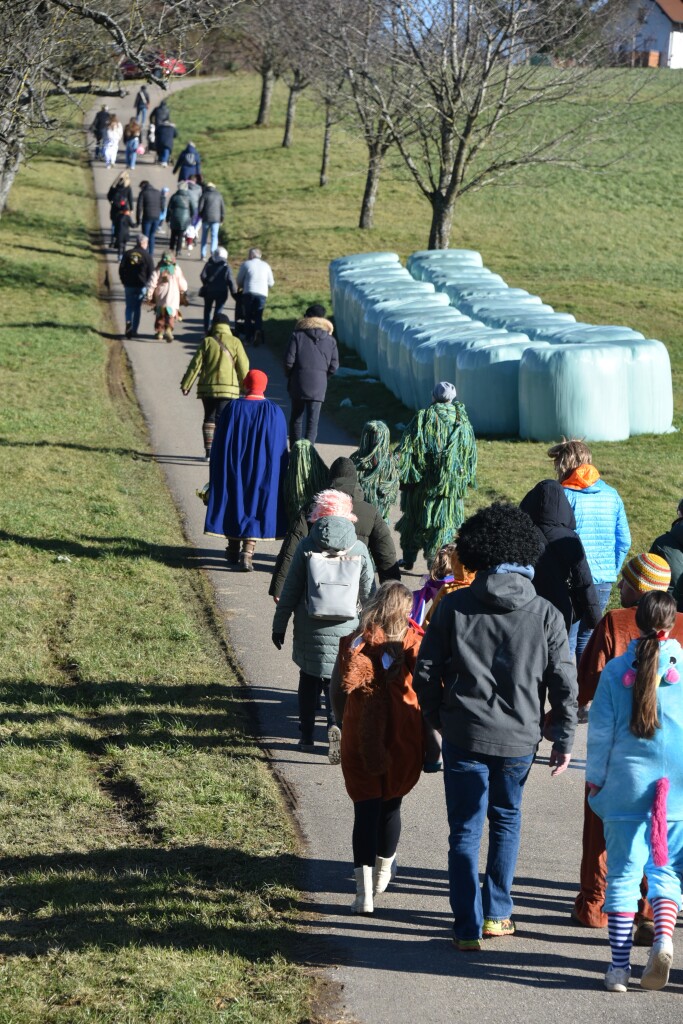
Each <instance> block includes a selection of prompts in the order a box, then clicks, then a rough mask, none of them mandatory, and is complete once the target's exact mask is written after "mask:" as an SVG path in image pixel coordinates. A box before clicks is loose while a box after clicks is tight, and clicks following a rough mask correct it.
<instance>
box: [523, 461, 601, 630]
mask: <svg viewBox="0 0 683 1024" xmlns="http://www.w3.org/2000/svg"><path fill="white" fill-rule="evenodd" d="M519 507H520V508H521V509H522V511H523V512H526V514H527V515H528V516H529V518H530V519H531V521H532V522H533V524H534V526H535V527H536V531H537V533H538V535H539V539H540V540H541V542H542V544H543V550H542V552H541V554H540V556H539V558H538V561H537V562H536V566H535V574H534V579H533V584H534V589H535V590H536V593H537V594H538V595H539V596H540V597H544V598H545V599H546V601H550V603H551V604H554V605H555V607H556V608H557V610H558V611H560V612H561V613H562V615H563V617H564V621H565V625H566V627H567V631H569V628H570V626H571V625H572V623H573V622H578V621H579V620H582V621H583V622H584V624H585V626H586V628H587V629H593V628H594V627H595V626H597V624H598V622H599V621H600V619H601V618H602V611H601V608H600V601H599V598H598V595H597V592H596V590H595V585H594V583H593V577H592V575H591V571H590V567H589V565H588V562H587V560H586V552H585V551H584V549H583V544H582V543H581V538H580V537H579V535H578V534H577V532H576V520H575V518H574V512H573V509H572V507H571V505H570V504H569V502H568V500H567V495H566V494H565V490H564V487H562V486H561V484H559V483H558V481H557V480H541V482H540V483H538V484H536V486H535V487H533V488H532V489H531V490H530V491H529V493H528V494H527V495H526V496H525V497H524V498H522V501H521V502H520V506H519Z"/></svg>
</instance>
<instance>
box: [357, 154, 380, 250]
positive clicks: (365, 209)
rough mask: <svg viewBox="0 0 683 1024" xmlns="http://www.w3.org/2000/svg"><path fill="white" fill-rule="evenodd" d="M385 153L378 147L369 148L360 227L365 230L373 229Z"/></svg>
mask: <svg viewBox="0 0 683 1024" xmlns="http://www.w3.org/2000/svg"><path fill="white" fill-rule="evenodd" d="M383 162H384V152H383V151H382V150H381V149H379V148H378V147H376V146H369V147H368V173H367V176H366V178H365V192H364V193H363V202H362V204H361V208H360V220H359V221H358V227H359V228H362V229H363V230H366V229H369V228H371V227H372V222H373V219H374V216H375V200H376V199H377V191H378V189H379V176H380V174H381V172H382V164H383Z"/></svg>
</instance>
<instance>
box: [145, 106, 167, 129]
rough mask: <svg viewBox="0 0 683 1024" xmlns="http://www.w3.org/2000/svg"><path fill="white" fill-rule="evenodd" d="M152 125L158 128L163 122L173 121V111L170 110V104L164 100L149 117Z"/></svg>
mask: <svg viewBox="0 0 683 1024" xmlns="http://www.w3.org/2000/svg"><path fill="white" fill-rule="evenodd" d="M149 120H150V123H151V124H153V125H154V126H155V128H158V127H159V125H160V124H161V123H162V121H170V120H171V111H170V110H169V109H168V103H167V102H166V100H162V101H161V103H160V104H159V105H158V106H156V107H155V108H154V110H153V111H152V113H151V114H150V115H149Z"/></svg>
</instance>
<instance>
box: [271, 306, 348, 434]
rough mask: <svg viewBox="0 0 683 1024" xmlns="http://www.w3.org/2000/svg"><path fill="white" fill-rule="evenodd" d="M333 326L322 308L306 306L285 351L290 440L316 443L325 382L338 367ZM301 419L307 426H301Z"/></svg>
mask: <svg viewBox="0 0 683 1024" xmlns="http://www.w3.org/2000/svg"><path fill="white" fill-rule="evenodd" d="M333 330H334V328H333V327H332V324H331V323H330V321H329V320H326V319H325V307H324V306H320V305H314V306H309V307H308V309H307V310H306V312H305V313H304V317H303V319H302V320H298V321H297V322H296V324H295V326H294V333H293V334H292V337H291V339H290V342H289V346H288V348H287V351H286V352H285V360H284V368H285V376H286V378H287V390H288V392H289V397H290V399H291V402H292V411H291V414H290V417H289V443H290V445H293V444H294V442H295V441H299V440H300V439H301V438H302V437H304V436H305V437H306V440H307V441H310V442H311V444H315V441H316V438H317V436H318V420H319V419H320V410H321V408H322V404H323V402H324V401H325V395H326V394H327V382H328V380H329V378H330V377H332V376H334V374H335V373H336V372H337V370H338V369H339V352H338V351H337V342H336V341H335V340H334V337H333V335H332V332H333ZM304 421H305V423H306V426H305V428H304Z"/></svg>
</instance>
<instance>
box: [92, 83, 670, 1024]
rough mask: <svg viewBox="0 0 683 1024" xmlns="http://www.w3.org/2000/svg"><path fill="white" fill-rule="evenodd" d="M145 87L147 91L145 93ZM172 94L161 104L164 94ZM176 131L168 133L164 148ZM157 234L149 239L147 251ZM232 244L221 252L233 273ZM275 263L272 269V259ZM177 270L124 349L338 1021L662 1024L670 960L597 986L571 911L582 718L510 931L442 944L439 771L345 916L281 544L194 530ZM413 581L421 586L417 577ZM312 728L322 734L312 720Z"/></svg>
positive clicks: (340, 849)
mask: <svg viewBox="0 0 683 1024" xmlns="http://www.w3.org/2000/svg"><path fill="white" fill-rule="evenodd" d="M187 84H190V83H187ZM157 92H158V90H157V89H153V90H152V93H153V97H152V98H153V104H154V101H155V96H156V94H157ZM132 95H134V91H133V93H132ZM128 103H132V98H131V99H129V101H128ZM170 106H171V110H173V97H172V96H171V98H170ZM119 108H120V109H119V111H118V112H119V114H120V116H121V118H122V120H124V116H125V119H127V118H128V117H129V116H130V113H131V111H130V110H129V109H128V108H127V106H126V102H124V101H122V102H121V103H120V104H119ZM124 123H125V121H124ZM186 141H187V140H186V139H183V138H182V137H181V138H180V139H179V140H178V147H177V150H176V152H179V150H180V148H182V146H183V145H184V144H185V142H186ZM120 169H121V168H120V167H119V168H117V171H118V170H120ZM210 170H211V169H210V168H207V173H208V174H209V176H210ZM114 176H115V175H114V173H113V172H112V171H106V170H105V169H104V167H103V165H101V164H98V165H96V166H95V167H94V177H95V187H96V191H97V197H98V205H99V213H100V218H101V222H102V225H103V227H106V228H107V229H108V225H109V208H108V203H107V202H106V193H107V189H108V188H109V185H110V184H111V181H112V180H113V178H114ZM143 177H144V178H147V179H148V180H150V181H152V182H153V183H154V184H155V185H158V186H160V185H163V184H166V185H168V186H169V187H171V190H172V191H173V188H174V180H173V179H172V176H171V173H170V168H169V169H166V170H164V169H162V168H161V167H158V166H155V165H152V164H151V163H150V161H149V158H148V157H145V158H144V159H143V161H142V162H141V164H139V165H138V168H137V169H136V171H135V172H134V173H133V178H134V190H135V194H136V197H137V183H138V182H139V181H141V180H142V179H143ZM228 216H229V213H228ZM167 238H168V236H167V235H166V236H162V238H160V239H158V244H157V253H160V252H161V251H162V249H163V242H164V240H167ZM243 256H244V254H242V253H232V254H231V262H232V265H233V268H234V269H235V270H236V269H237V266H238V265H239V261H240V260H241V259H242V258H243ZM107 259H108V264H109V268H108V269H109V277H110V280H111V282H112V286H113V287H112V306H113V314H114V318H115V321H116V323H117V324H118V326H119V329H120V330H121V332H122V331H123V326H124V323H123V302H122V289H121V288H120V287H119V285H118V274H117V268H116V261H115V259H114V257H113V255H112V254H111V253H109V254H108V256H107ZM274 264H275V265H274V268H273V269H274V274H275V279H276V281H277V276H278V269H277V261H274ZM181 266H182V267H183V270H184V272H185V274H186V276H187V278H188V282H189V285H190V289H191V292H192V293H193V294H194V296H195V305H194V306H193V307H192V308H190V309H189V310H186V319H185V323H184V324H183V325H179V327H178V330H177V336H176V340H175V341H174V342H173V344H171V345H168V344H166V343H164V342H156V341H154V339H153V323H152V314H151V313H149V312H143V321H142V327H141V330H142V336H141V337H140V338H139V339H137V340H134V341H130V342H127V343H126V349H127V352H128V356H129V358H130V361H131V364H132V367H133V373H134V377H135V387H136V392H137V396H138V399H139V401H140V404H141V407H142V410H143V413H144V416H145V419H146V421H147V423H148V425H149V431H150V437H151V443H152V447H153V450H154V452H155V453H156V457H157V460H158V462H159V463H160V464H161V466H162V467H163V471H164V473H165V475H166V479H167V481H168V485H169V487H170V489H171V493H172V494H173V497H174V500H175V502H176V504H177V506H178V509H179V511H180V514H181V516H182V519H183V522H184V526H185V530H186V533H187V536H188V538H189V540H190V541H191V543H192V544H194V545H195V546H196V549H197V562H198V564H200V565H202V566H203V567H204V568H205V569H206V570H207V572H208V574H209V577H210V579H211V582H212V584H213V586H214V587H215V592H216V597H217V601H218V604H219V607H220V610H221V613H222V615H223V616H224V617H225V620H226V623H227V627H228V630H229V633H230V637H231V640H232V644H233V646H234V650H235V652H236V655H237V657H238V659H239V661H240V663H241V665H242V668H243V670H244V673H245V676H246V678H247V680H248V681H249V684H250V686H251V688H252V692H253V696H254V700H255V702H256V705H257V708H258V712H259V719H260V723H261V729H262V733H263V736H264V745H265V749H266V752H267V754H268V756H269V757H270V759H271V761H272V763H273V765H274V766H275V767H276V768H277V770H278V772H279V773H280V775H281V777H282V779H283V781H284V784H285V786H286V788H287V789H288V791H289V792H290V794H292V795H293V799H294V803H295V807H296V812H297V816H298V819H299V822H300V824H301V827H302V830H303V833H304V835H305V837H306V840H307V845H306V858H307V866H308V893H309V895H308V897H307V898H306V903H305V906H304V909H310V910H316V911H318V912H319V913H320V915H321V917H320V919H319V924H318V925H317V926H316V930H317V931H319V933H320V934H321V935H324V936H326V937H327V939H328V940H329V941H326V942H323V943H320V944H319V948H320V951H321V952H320V955H321V959H322V960H324V962H325V963H327V964H330V963H333V964H337V965H338V966H336V967H334V968H329V969H328V970H327V972H326V973H327V977H328V978H329V980H331V981H333V982H337V983H338V984H339V985H340V988H339V993H340V1007H339V1016H340V1018H341V1019H343V1020H354V1021H360V1022H362V1024H412V1022H415V1021H424V1022H426V1024H453V1022H467V1024H470V1022H492V1024H498V1022H501V1024H502V1022H505V1024H541V1022H546V1021H551V1020H555V1021H558V1022H561V1024H587V1022H589V1021H594V1020H599V1021H604V1022H617V1021H635V1020H636V1018H637V1016H639V1015H640V1014H641V1013H643V1014H651V1015H652V1019H653V1020H656V1021H657V1022H658V1024H668V1022H671V1024H674V1022H675V1024H679V1022H680V1020H681V1015H682V1013H683V1003H679V1002H678V1000H679V998H680V997H681V995H683V971H682V970H681V962H680V956H678V957H677V959H676V963H675V969H674V971H673V972H672V981H671V983H670V985H669V987H668V988H667V990H666V992H664V993H656V994H654V993H653V994H649V993H644V992H641V991H640V990H639V989H638V988H637V986H634V988H633V991H632V992H631V993H629V995H628V996H627V997H623V996H618V995H611V994H608V993H606V992H605V991H604V990H603V988H602V977H603V973H604V970H605V967H606V961H607V958H608V951H607V938H606V934H605V933H604V932H595V931H589V930H585V929H582V928H578V927H575V926H574V925H573V924H572V922H571V920H570V917H569V913H570V910H571V905H572V900H573V897H574V894H575V892H576V879H577V875H578V866H579V860H580V837H581V823H582V793H583V781H584V774H583V766H584V760H583V758H584V743H585V728H580V729H579V733H578V740H577V745H576V749H575V760H574V762H573V764H572V768H571V770H570V771H569V772H567V773H566V774H565V775H564V776H562V777H561V778H558V779H554V780H551V779H550V773H549V770H548V767H547V755H548V744H545V743H544V744H543V745H542V748H541V751H540V757H539V760H538V763H537V764H536V765H535V767H534V769H533V770H532V773H531V777H530V779H529V782H528V784H527V788H526V794H525V803H524V825H523V836H522V848H521V853H520V858H519V865H518V874H517V880H516V883H515V887H514V899H515V905H516V912H515V919H516V921H517V925H518V928H519V933H518V935H517V936H516V937H514V938H509V939H502V940H494V941H490V942H488V943H487V944H486V945H485V948H484V949H483V950H482V952H481V953H476V954H470V955H464V954H458V953H456V952H455V951H454V950H453V949H452V948H451V946H450V944H449V927H450V916H449V906H448V902H447V882H446V872H445V865H446V844H447V836H446V828H445V811H444V800H443V792H442V780H441V777H440V776H423V777H422V779H421V781H420V783H419V785H418V786H417V787H416V789H415V790H414V791H413V792H412V793H411V794H410V796H409V797H408V798H407V799H406V801H405V802H404V808H405V810H404V815H403V818H404V826H403V835H402V838H401V844H400V848H399V874H398V878H397V880H396V883H395V885H393V886H392V887H391V890H390V891H389V892H387V893H386V894H385V896H384V897H382V898H381V899H380V900H378V905H377V907H376V911H375V914H374V916H373V917H362V918H358V917H355V916H353V915H351V914H350V913H349V905H350V903H351V898H352V892H353V881H352V865H351V860H350V852H351V851H350V845H351V843H350V837H351V824H352V805H351V802H350V801H349V799H348V798H347V796H346V793H345V790H344V786H343V782H342V776H341V771H340V769H339V768H335V767H332V766H331V765H329V763H328V761H327V757H326V755H325V747H323V746H322V745H321V747H320V753H319V754H314V755H302V754H300V753H299V752H298V751H297V750H296V748H295V744H296V740H297V738H298V734H297V713H296V684H297V671H296V669H295V666H294V665H293V663H292V662H291V660H290V653H291V652H290V649H289V644H288V646H287V649H285V650H283V651H281V652H279V653H278V652H277V651H276V650H275V648H274V647H273V646H272V644H271V642H270V633H271V621H272V619H271V615H272V611H273V604H272V600H271V598H269V597H268V595H267V590H268V583H269V578H270V571H271V568H272V564H273V561H274V559H275V555H276V551H277V546H276V545H274V544H265V543H264V544H259V545H258V548H257V553H256V558H255V564H256V572H254V573H252V574H242V573H234V572H229V571H228V570H227V568H226V566H225V563H224V560H223V545H222V544H221V543H220V542H219V541H218V540H216V539H215V538H208V537H205V536H204V534H203V525H204V507H203V505H202V504H201V503H200V502H199V501H198V499H197V498H196V496H195V490H196V488H198V487H201V486H202V485H203V484H204V483H205V482H206V479H207V466H206V463H205V461H204V459H203V457H202V456H203V446H202V437H201V420H202V416H201V403H200V402H199V401H197V399H196V398H195V397H194V393H193V394H192V395H191V396H190V397H188V398H183V397H182V395H181V392H180V390H179V383H180V379H181V377H182V374H183V372H184V370H185V367H186V365H187V363H188V361H189V359H190V357H191V355H192V353H193V351H194V349H195V348H196V346H197V345H198V343H199V341H200V339H201V336H202V327H201V310H200V308H199V303H201V300H198V299H196V294H197V291H198V288H199V272H200V269H201V266H202V264H201V263H200V261H199V258H198V250H196V249H195V251H194V253H193V254H191V255H189V256H186V257H184V258H183V259H182V260H181ZM249 355H250V358H251V359H252V366H255V367H257V368H259V369H262V370H265V372H266V373H267V374H268V375H269V378H270V388H269V392H268V393H269V397H271V398H272V399H274V400H275V401H277V402H279V403H280V404H281V405H282V406H283V408H284V409H285V411H286V412H287V397H286V390H285V385H284V377H283V374H282V372H281V369H280V366H279V363H278V362H277V361H276V359H275V358H274V357H273V355H272V354H271V353H270V352H269V350H268V349H267V348H263V347H261V348H258V349H256V350H254V349H251V350H250V351H249ZM319 450H320V452H321V455H322V456H323V458H324V459H325V460H326V462H327V464H328V465H329V464H330V463H331V462H332V460H333V459H334V458H336V457H337V456H338V455H342V454H344V455H345V454H348V453H349V452H350V451H351V447H350V445H349V444H348V439H347V438H346V437H345V436H344V435H343V434H342V433H341V432H340V431H339V430H338V429H337V428H335V426H334V425H333V424H331V423H330V422H329V420H327V419H326V418H325V417H323V419H322V422H321V432H320V443H319ZM532 482H533V481H529V483H530V484H531V483H532ZM413 582H414V584H415V585H417V582H418V577H417V576H415V577H414V581H413ZM319 739H320V740H321V741H322V739H323V724H322V720H321V722H320V726H319ZM646 959H647V951H646V950H635V951H634V965H635V971H634V975H635V976H636V977H637V976H638V974H639V968H640V967H641V966H642V965H644V963H645V961H646Z"/></svg>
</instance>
